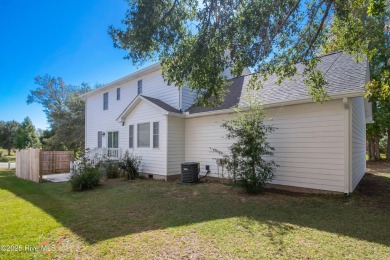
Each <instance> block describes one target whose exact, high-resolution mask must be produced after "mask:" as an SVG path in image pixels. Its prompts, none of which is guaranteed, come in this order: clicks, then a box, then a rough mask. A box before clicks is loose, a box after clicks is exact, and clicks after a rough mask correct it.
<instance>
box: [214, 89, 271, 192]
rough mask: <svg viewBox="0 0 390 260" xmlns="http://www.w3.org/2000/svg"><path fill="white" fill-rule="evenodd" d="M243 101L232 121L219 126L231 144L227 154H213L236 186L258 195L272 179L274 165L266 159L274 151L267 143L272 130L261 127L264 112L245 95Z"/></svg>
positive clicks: (221, 152) (269, 127)
mask: <svg viewBox="0 0 390 260" xmlns="http://www.w3.org/2000/svg"><path fill="white" fill-rule="evenodd" d="M253 96H255V95H253ZM246 101H247V102H246V104H245V109H244V110H243V108H242V107H238V108H236V109H235V112H236V113H235V115H234V117H233V119H231V120H229V121H226V122H224V123H223V124H222V127H223V128H225V129H226V130H227V135H226V138H227V139H231V140H234V143H233V144H232V145H231V146H230V147H229V148H228V150H229V152H228V153H224V152H223V151H220V150H218V149H213V151H214V152H216V153H218V154H219V155H221V156H222V157H223V159H224V161H225V163H224V164H225V165H226V169H227V171H228V172H229V173H230V174H231V175H232V176H233V180H234V181H235V182H236V183H237V184H239V185H240V186H242V187H243V188H245V189H246V191H247V192H249V193H259V192H261V191H262V190H263V188H264V185H265V183H266V182H267V181H269V180H271V179H272V178H273V175H274V167H275V166H276V164H275V163H274V161H273V160H271V159H270V158H269V156H271V155H272V154H273V152H272V151H273V150H274V148H273V147H271V146H270V144H269V143H268V141H267V135H268V134H269V133H271V132H273V131H274V127H273V126H271V125H266V124H265V123H264V119H265V116H266V113H265V110H264V108H263V106H262V105H261V104H260V103H259V102H258V101H256V100H255V98H250V97H249V95H248V97H247V98H246ZM267 157H268V158H267Z"/></svg>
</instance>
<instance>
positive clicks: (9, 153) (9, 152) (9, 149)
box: [7, 148, 11, 156]
mask: <svg viewBox="0 0 390 260" xmlns="http://www.w3.org/2000/svg"><path fill="white" fill-rule="evenodd" d="M7 150H8V156H11V148H8V149H7Z"/></svg>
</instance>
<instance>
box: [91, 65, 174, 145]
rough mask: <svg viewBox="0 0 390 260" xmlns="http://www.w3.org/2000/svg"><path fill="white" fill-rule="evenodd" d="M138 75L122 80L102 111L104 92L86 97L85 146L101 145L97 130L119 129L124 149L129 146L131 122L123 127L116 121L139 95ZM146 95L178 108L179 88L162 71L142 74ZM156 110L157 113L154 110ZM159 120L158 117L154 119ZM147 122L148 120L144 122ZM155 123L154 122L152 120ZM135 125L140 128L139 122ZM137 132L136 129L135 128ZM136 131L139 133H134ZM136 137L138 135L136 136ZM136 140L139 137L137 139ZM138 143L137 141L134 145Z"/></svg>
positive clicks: (110, 93)
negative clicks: (118, 89) (131, 78)
mask: <svg viewBox="0 0 390 260" xmlns="http://www.w3.org/2000/svg"><path fill="white" fill-rule="evenodd" d="M139 79H140V78H136V79H134V80H131V81H129V82H125V83H122V84H120V85H117V86H115V87H112V88H110V89H109V90H108V92H107V93H108V95H107V96H108V103H109V109H108V110H105V111H104V113H102V107H103V104H102V102H103V92H97V93H96V94H94V95H92V96H89V97H88V98H87V100H86V137H85V138H86V140H85V147H86V148H90V149H93V148H95V147H97V146H98V142H97V138H96V133H97V132H99V131H103V132H108V131H113V130H115V131H118V132H119V139H120V140H119V146H120V148H122V150H123V151H124V150H126V149H128V148H129V139H128V136H129V129H128V124H127V125H125V126H122V125H121V124H120V123H118V122H117V121H116V119H117V118H118V117H119V115H120V114H121V113H122V112H123V111H124V110H125V108H126V107H127V106H128V105H129V104H130V102H131V101H132V100H134V98H135V97H136V96H137V84H138V83H137V82H138V80H139ZM142 84H143V95H145V96H149V97H154V98H158V99H160V100H161V101H163V102H165V103H167V104H169V105H170V106H172V107H175V108H178V107H179V91H178V89H177V88H176V87H174V86H168V85H167V84H166V82H164V79H163V78H162V76H161V70H159V71H155V72H152V73H149V74H144V75H143V76H142ZM117 88H120V89H121V99H120V100H118V101H117V100H116V89H117ZM154 113H155V112H154ZM155 121H157V120H155ZM144 122H146V121H144ZM150 122H153V121H150ZM134 128H137V127H136V125H135V127H134ZM161 128H162V122H160V148H161V142H162V139H161V138H162V132H161V131H162V130H161ZM134 132H136V129H134ZM134 134H136V133H134ZM134 138H136V136H135V137H134ZM134 141H135V142H136V140H134ZM106 144H107V134H106V135H105V136H103V147H106ZM136 145H137V144H136V143H135V146H136Z"/></svg>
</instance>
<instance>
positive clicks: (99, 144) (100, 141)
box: [98, 131, 103, 148]
mask: <svg viewBox="0 0 390 260" xmlns="http://www.w3.org/2000/svg"><path fill="white" fill-rule="evenodd" d="M102 139H103V132H102V131H99V132H98V148H102V144H103V142H102Z"/></svg>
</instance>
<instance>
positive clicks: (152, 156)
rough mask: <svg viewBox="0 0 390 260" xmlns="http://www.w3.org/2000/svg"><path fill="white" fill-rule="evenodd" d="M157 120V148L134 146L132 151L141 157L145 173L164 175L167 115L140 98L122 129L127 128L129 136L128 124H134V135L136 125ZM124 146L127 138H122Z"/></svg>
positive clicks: (165, 169)
mask: <svg viewBox="0 0 390 260" xmlns="http://www.w3.org/2000/svg"><path fill="white" fill-rule="evenodd" d="M157 121H158V122H159V134H160V135H159V139H160V140H159V149H153V148H152V147H148V148H138V147H136V146H135V147H134V149H132V151H131V152H132V153H133V154H135V155H137V156H140V157H141V158H142V170H143V172H144V173H147V174H157V175H166V174H167V157H166V154H167V153H166V152H167V145H166V144H167V138H166V135H167V117H166V116H165V115H163V112H162V111H161V110H160V109H158V108H156V107H155V106H153V105H152V104H150V103H149V102H147V101H144V100H142V101H141V102H140V103H139V104H138V105H137V106H136V107H135V108H134V109H133V111H132V112H131V113H130V114H129V115H128V116H127V118H126V122H125V126H127V127H124V129H127V131H126V136H129V132H128V131H129V127H128V126H129V125H134V126H135V127H134V136H137V127H136V126H137V125H138V124H142V123H145V122H149V123H150V124H152V122H157ZM121 142H125V143H126V146H127V144H128V140H127V138H126V140H123V141H121ZM150 143H152V135H150Z"/></svg>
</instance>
